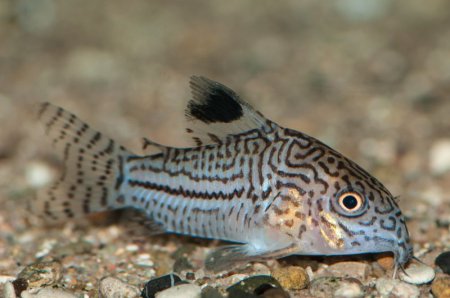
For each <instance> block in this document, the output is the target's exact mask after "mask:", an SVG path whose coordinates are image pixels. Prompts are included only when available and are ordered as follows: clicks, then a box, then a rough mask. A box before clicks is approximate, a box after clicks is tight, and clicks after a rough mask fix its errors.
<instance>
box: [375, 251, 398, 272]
mask: <svg viewBox="0 0 450 298" xmlns="http://www.w3.org/2000/svg"><path fill="white" fill-rule="evenodd" d="M377 263H378V265H380V266H381V267H382V268H383V269H384V270H389V269H392V268H394V257H393V256H392V255H390V254H381V255H380V256H379V257H378V258H377Z"/></svg>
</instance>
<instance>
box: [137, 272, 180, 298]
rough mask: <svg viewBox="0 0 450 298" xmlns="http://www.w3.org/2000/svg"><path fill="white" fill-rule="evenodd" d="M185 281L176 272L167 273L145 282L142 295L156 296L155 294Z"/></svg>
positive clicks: (145, 297) (144, 296)
mask: <svg viewBox="0 0 450 298" xmlns="http://www.w3.org/2000/svg"><path fill="white" fill-rule="evenodd" d="M181 283H185V282H183V281H182V280H181V278H180V277H179V276H178V275H176V274H173V273H171V274H167V275H163V276H160V277H157V278H154V279H152V280H150V281H149V282H148V283H146V284H145V286H144V289H143V290H142V294H141V296H142V297H143V298H154V297H155V294H156V293H158V292H161V291H162V290H165V289H168V288H170V287H173V286H175V285H178V284H181Z"/></svg>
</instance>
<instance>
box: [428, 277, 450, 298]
mask: <svg viewBox="0 0 450 298" xmlns="http://www.w3.org/2000/svg"><path fill="white" fill-rule="evenodd" d="M431 291H432V292H433V295H434V296H436V298H450V277H448V276H445V277H438V278H436V279H435V280H434V281H433V283H432V284H431Z"/></svg>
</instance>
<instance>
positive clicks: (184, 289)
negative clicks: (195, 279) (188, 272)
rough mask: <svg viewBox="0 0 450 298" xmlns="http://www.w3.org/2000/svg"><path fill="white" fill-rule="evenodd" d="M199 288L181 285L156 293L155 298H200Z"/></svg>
mask: <svg viewBox="0 0 450 298" xmlns="http://www.w3.org/2000/svg"><path fill="white" fill-rule="evenodd" d="M201 292H202V290H201V288H200V287H199V286H197V285H194V284H181V285H177V286H174V287H171V288H168V289H166V290H163V291H161V292H158V293H156V295H155V297H156V298H178V297H183V298H200V296H201Z"/></svg>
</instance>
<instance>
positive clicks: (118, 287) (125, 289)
mask: <svg viewBox="0 0 450 298" xmlns="http://www.w3.org/2000/svg"><path fill="white" fill-rule="evenodd" d="M99 290H100V294H101V296H102V297H105V298H115V297H123V298H137V297H140V294H141V292H140V291H139V289H138V288H136V287H135V286H132V285H129V284H127V283H125V282H123V281H122V280H120V279H118V278H115V277H111V276H108V277H104V278H102V279H101V280H100V284H99Z"/></svg>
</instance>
